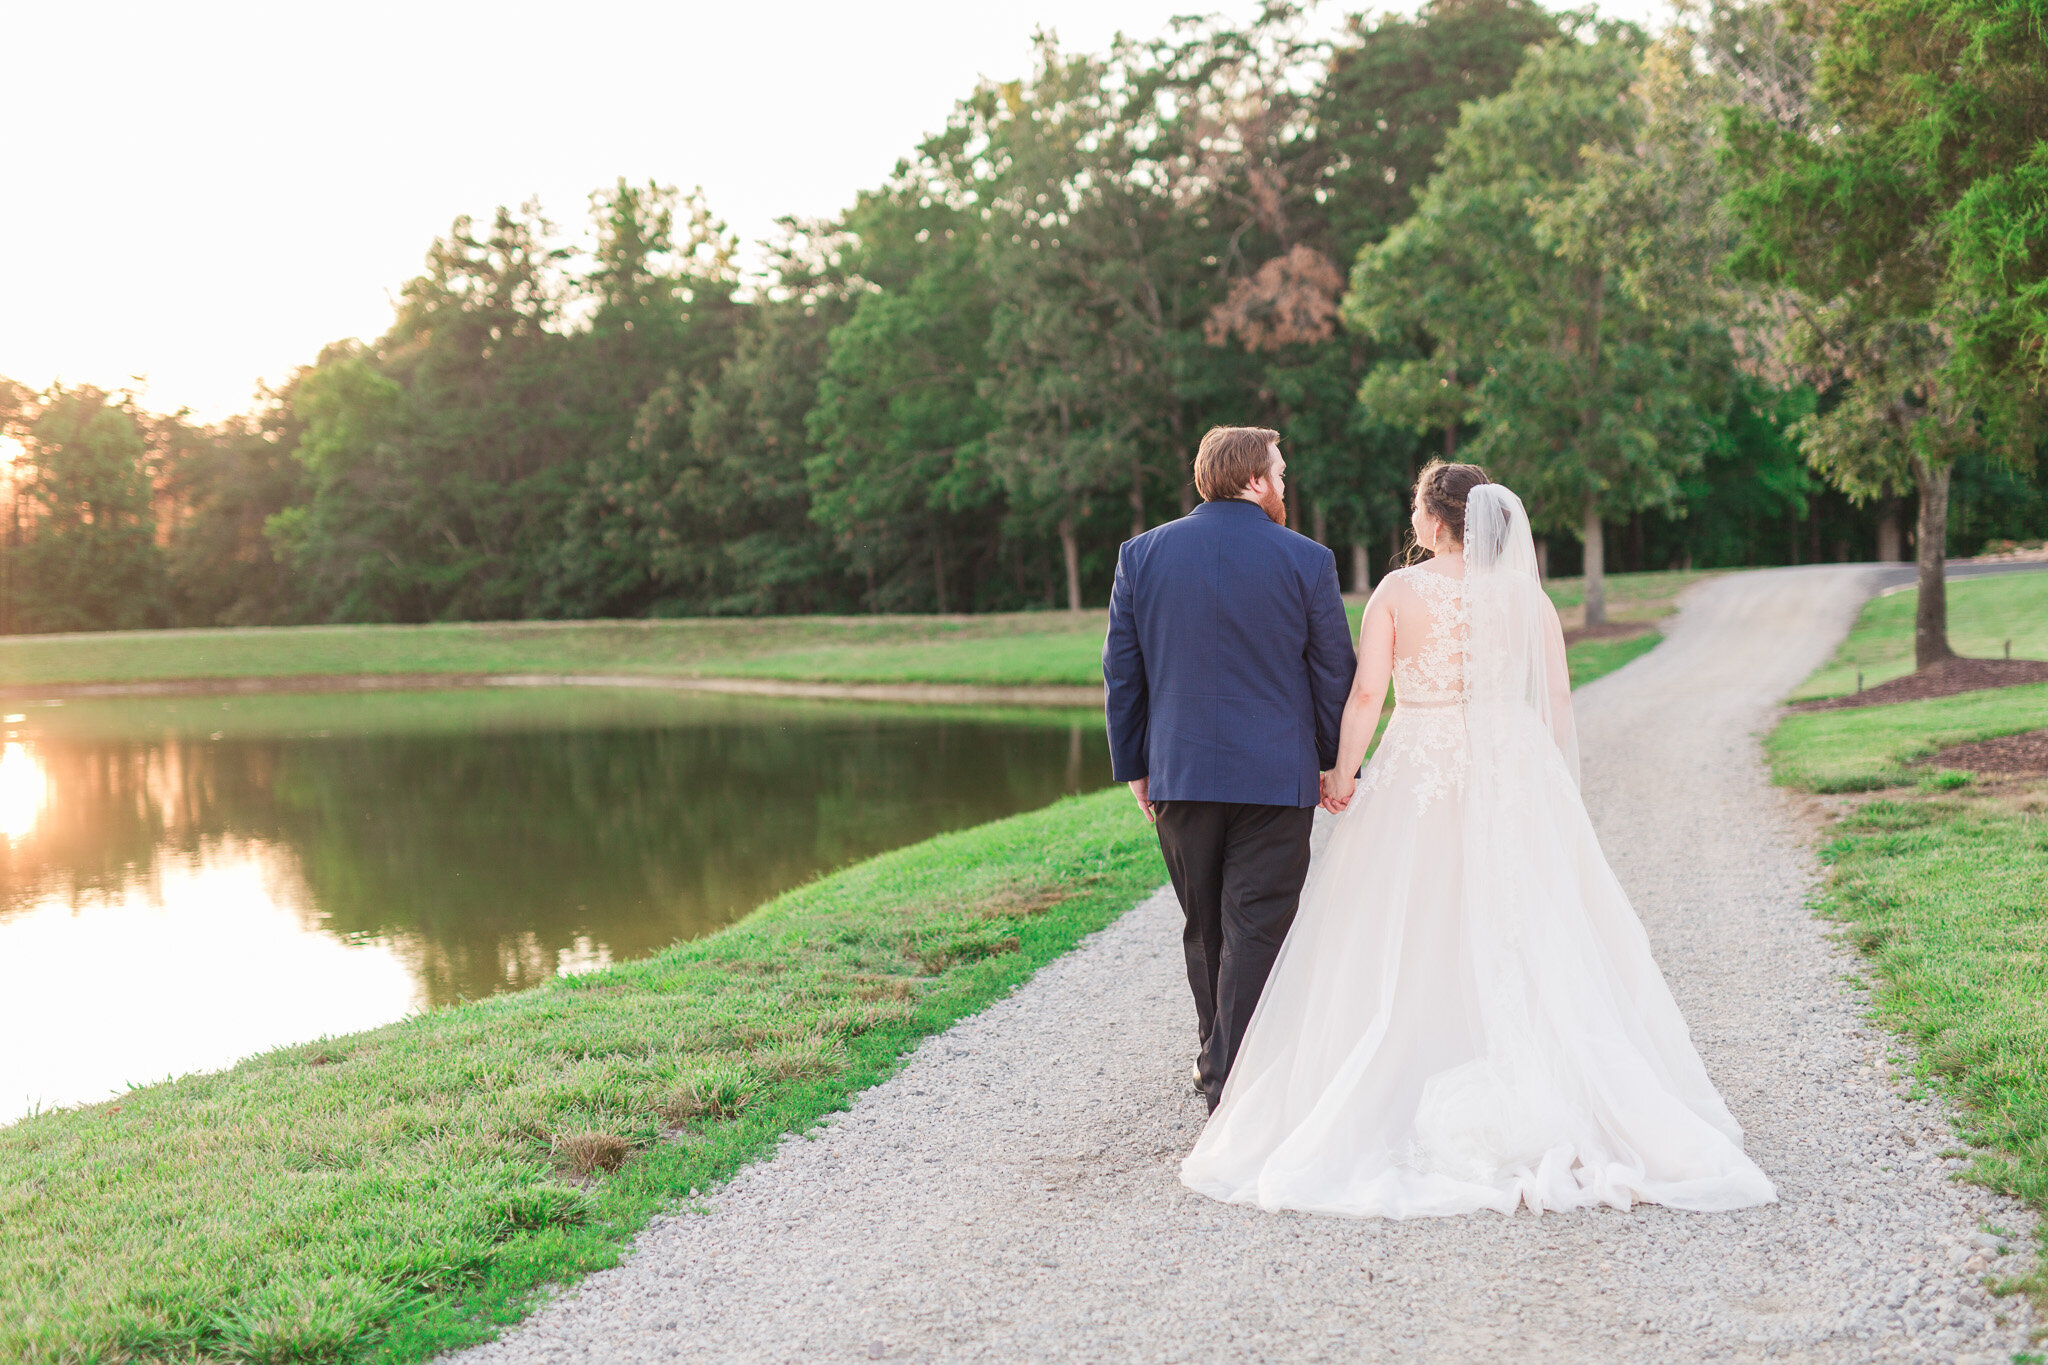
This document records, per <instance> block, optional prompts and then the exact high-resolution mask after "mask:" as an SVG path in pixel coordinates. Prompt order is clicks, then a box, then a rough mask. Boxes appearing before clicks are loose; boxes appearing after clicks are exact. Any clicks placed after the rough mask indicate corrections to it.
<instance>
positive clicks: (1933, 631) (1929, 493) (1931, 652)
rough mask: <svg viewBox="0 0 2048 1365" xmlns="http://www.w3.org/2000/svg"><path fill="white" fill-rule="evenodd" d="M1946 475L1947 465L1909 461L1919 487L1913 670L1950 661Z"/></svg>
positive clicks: (1951, 653) (1919, 460)
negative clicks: (1918, 555) (1917, 585)
mask: <svg viewBox="0 0 2048 1365" xmlns="http://www.w3.org/2000/svg"><path fill="white" fill-rule="evenodd" d="M1948 476H1949V466H1947V465H1930V464H1928V463H1927V461H1925V460H1922V459H1917V458H1916V459H1915V460H1914V461H1913V482H1914V483H1916V484H1918V485H1919V486H1920V526H1919V531H1918V534H1917V535H1916V536H1915V537H1914V539H1915V540H1916V541H1917V542H1918V544H1919V551H1920V608H1919V610H1918V611H1917V612H1915V613H1914V615H1913V667H1915V668H1926V667H1927V666H1928V665H1929V664H1938V663H1940V662H1941V661H1942V660H1943V659H1953V658H1954V657H1955V656H1956V653H1955V651H1954V650H1952V649H1950V648H1949V647H1948Z"/></svg>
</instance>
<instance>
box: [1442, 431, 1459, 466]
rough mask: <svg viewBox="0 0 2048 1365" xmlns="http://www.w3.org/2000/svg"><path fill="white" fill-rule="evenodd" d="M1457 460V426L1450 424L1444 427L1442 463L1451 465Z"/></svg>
mask: <svg viewBox="0 0 2048 1365" xmlns="http://www.w3.org/2000/svg"><path fill="white" fill-rule="evenodd" d="M1457 458H1458V424H1457V423H1456V422H1451V423H1449V424H1447V425H1446V426H1445V427H1444V463H1445V464H1451V463H1452V462H1454V461H1455V460H1456V459H1457Z"/></svg>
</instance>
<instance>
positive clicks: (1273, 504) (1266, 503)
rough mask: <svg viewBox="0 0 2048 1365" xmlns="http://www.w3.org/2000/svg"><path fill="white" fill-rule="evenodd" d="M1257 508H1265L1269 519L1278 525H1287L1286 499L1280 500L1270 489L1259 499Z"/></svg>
mask: <svg viewBox="0 0 2048 1365" xmlns="http://www.w3.org/2000/svg"><path fill="white" fill-rule="evenodd" d="M1259 506H1261V507H1263V508H1265V509H1266V515H1267V516H1269V517H1271V518H1272V519H1273V520H1274V521H1275V522H1277V523H1278V524H1279V525H1282V526H1285V525H1286V524H1287V502H1286V499H1284V498H1282V497H1281V496H1280V495H1279V494H1278V493H1276V492H1274V491H1273V490H1272V489H1270V488H1269V489H1267V490H1266V495H1265V496H1264V497H1262V498H1260V499H1259Z"/></svg>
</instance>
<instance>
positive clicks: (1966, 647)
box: [1792, 570, 2048, 701]
mask: <svg viewBox="0 0 2048 1365" xmlns="http://www.w3.org/2000/svg"><path fill="white" fill-rule="evenodd" d="M1919 604H1920V593H1919V590H1918V589H1915V588H1907V589H1905V590H1904V591H1903V592H1895V593H1892V594H1890V595H1889V596H1885V597H1879V598H1875V599H1873V600H1872V601H1871V603H1870V604H1869V605H1868V606H1867V607H1865V608H1864V609H1863V615H1862V616H1861V617H1859V618H1858V619H1857V622H1856V628H1855V629H1854V630H1852V631H1850V632H1849V637H1848V638H1847V639H1846V640H1844V641H1842V647H1841V648H1840V649H1837V650H1836V651H1835V657H1834V658H1832V659H1830V660H1829V661H1828V663H1827V666H1826V667H1824V668H1822V669H1821V670H1820V671H1819V672H1818V673H1815V674H1814V675H1813V676H1812V677H1810V678H1808V679H1807V680H1806V681H1805V682H1804V683H1802V684H1801V685H1800V687H1799V690H1798V691H1797V692H1794V693H1793V694H1792V699H1793V700H1794V701H1804V700H1806V699H1807V698H1809V697H1839V696H1842V695H1843V694H1845V693H1848V692H1854V691H1855V690H1856V675H1857V674H1858V673H1861V674H1862V675H1863V685H1864V686H1865V687H1875V686H1877V684H1879V683H1881V682H1890V681H1891V680H1892V679H1893V678H1903V677H1905V676H1906V674H1908V673H1911V672H1912V671H1913V613H1914V611H1915V610H1917V609H1918V607H1919ZM1948 639H1949V644H1950V645H1951V646H1952V647H1953V648H1954V649H1955V651H1956V653H1958V654H1965V655H1969V656H1971V657H1973V658H1981V659H1996V658H1998V657H2000V656H2001V655H2002V654H2003V653H2004V652H2005V646H2006V642H2007V641H2010V642H2011V643H2012V657H2013V658H2015V659H2048V570H2043V571H2041V572H2038V573H2012V574H1994V575H1990V576H1988V577H1984V578H1959V579H1957V580H1956V581H1955V582H1953V583H1950V584H1949V585H1948Z"/></svg>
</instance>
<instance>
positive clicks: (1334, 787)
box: [1323, 581, 1394, 811]
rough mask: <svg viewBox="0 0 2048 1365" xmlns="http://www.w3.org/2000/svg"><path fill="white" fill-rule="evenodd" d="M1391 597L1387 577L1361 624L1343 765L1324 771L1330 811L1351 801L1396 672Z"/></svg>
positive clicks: (1342, 739)
mask: <svg viewBox="0 0 2048 1365" xmlns="http://www.w3.org/2000/svg"><path fill="white" fill-rule="evenodd" d="M1389 596H1390V588H1389V584H1388V583H1387V582H1386V581H1382V582H1381V583H1380V586H1379V589H1378V590H1377V591H1375V592H1374V593H1373V595H1372V600H1371V601H1370V602H1368V603H1366V604H1365V620H1364V622H1363V623H1362V624H1361V625H1360V626H1359V629H1358V672H1357V673H1355V674H1353V675H1352V678H1351V694H1350V695H1349V696H1348V697H1346V698H1345V699H1344V723H1343V726H1342V728H1341V729H1340V730H1339V732H1338V736H1337V765H1336V766H1335V767H1334V768H1332V769H1330V771H1329V772H1327V773H1325V774H1324V775H1323V808H1324V809H1325V810H1330V811H1340V810H1343V809H1344V807H1345V806H1347V805H1349V804H1350V801H1351V793H1352V791H1353V790H1354V789H1355V788H1356V787H1357V786H1358V768H1359V765H1360V764H1362V763H1364V762H1365V751H1366V749H1367V748H1368V747H1369V746H1370V745H1371V744H1372V736H1373V732H1374V731H1375V730H1377V729H1379V724H1380V705H1381V703H1383V702H1384V701H1385V700H1386V698H1387V683H1388V681H1389V680H1390V679H1391V678H1392V677H1393V674H1394V609H1393V604H1392V603H1391V602H1390V601H1389V600H1388V598H1389Z"/></svg>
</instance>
